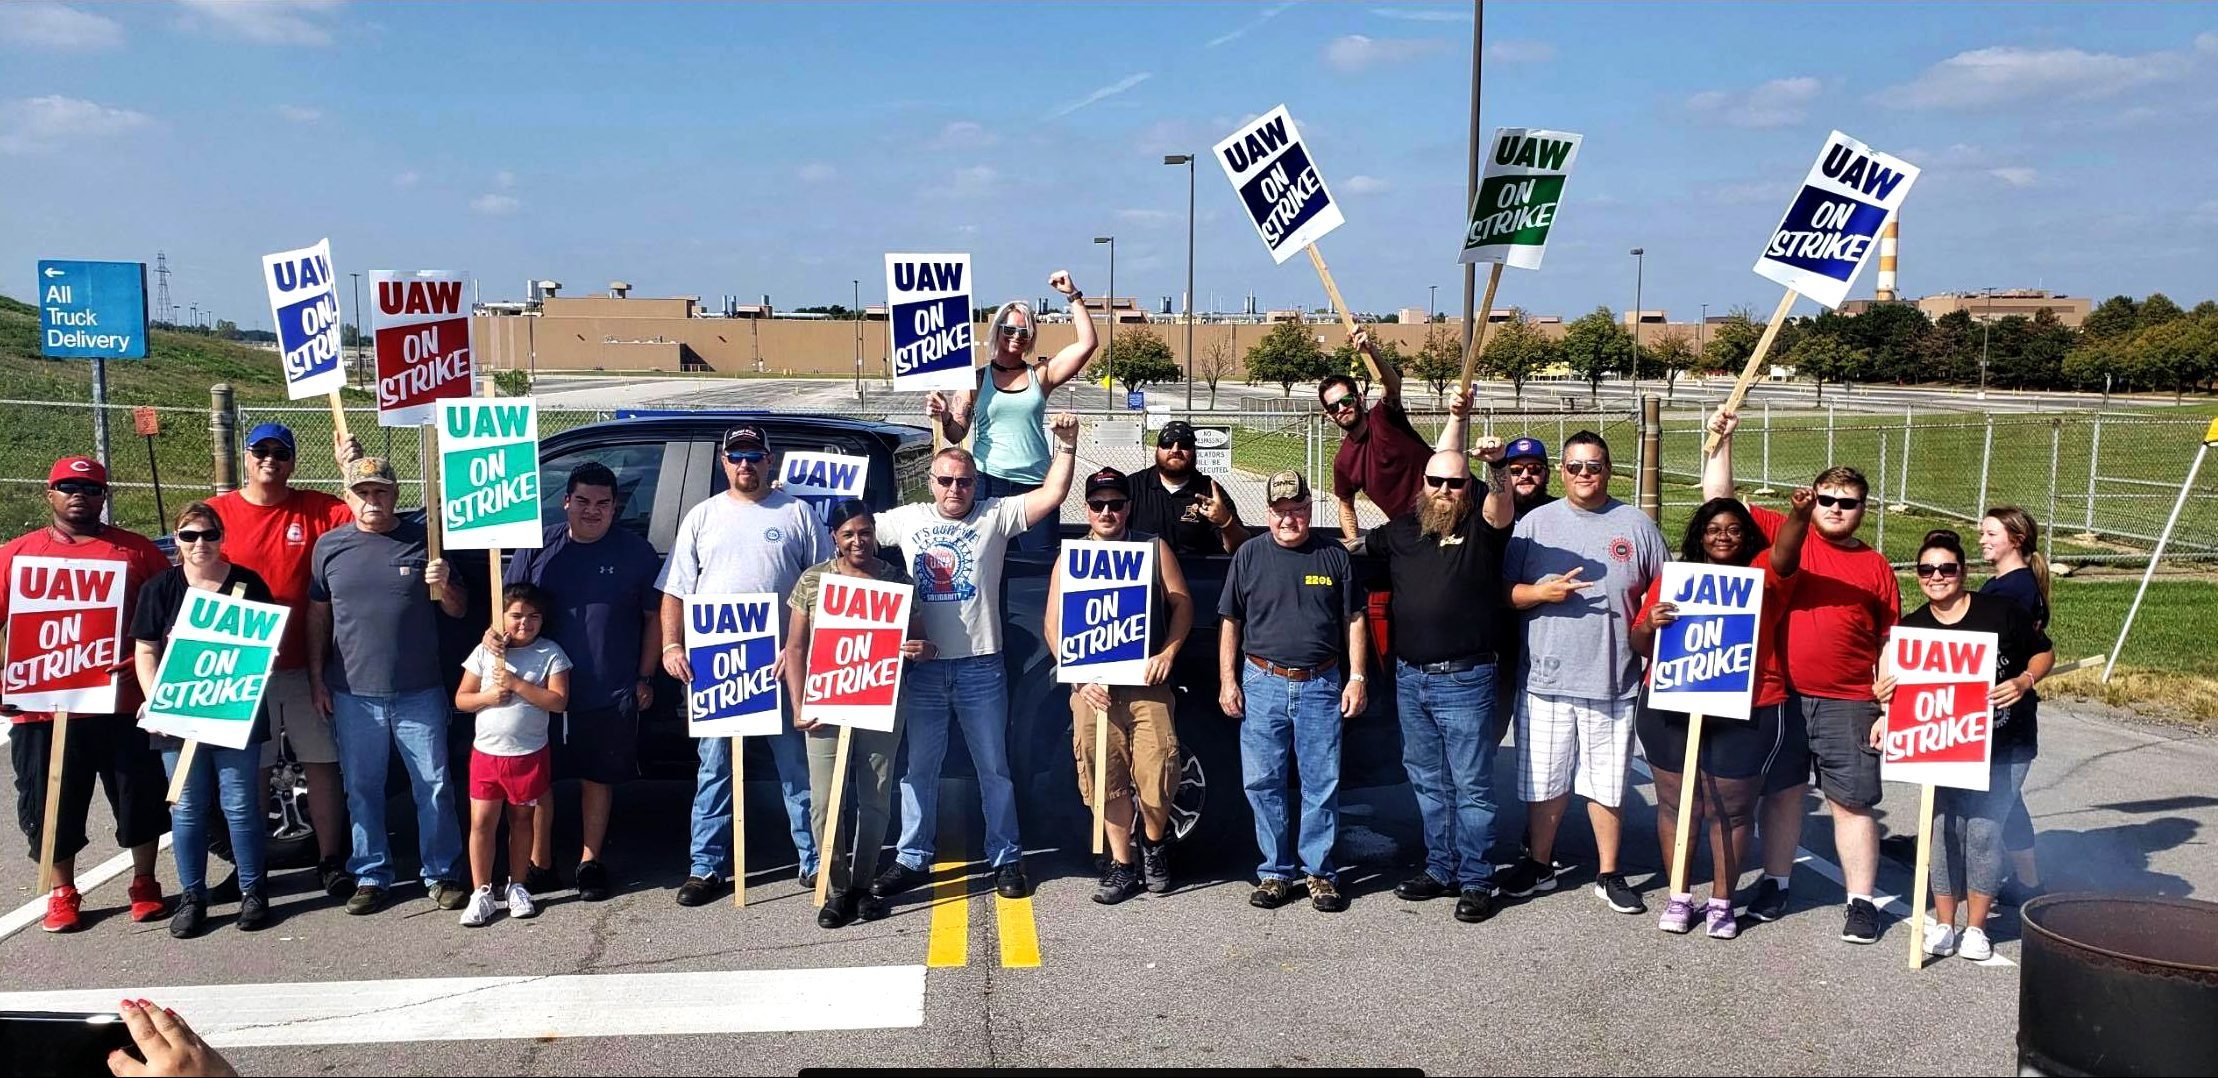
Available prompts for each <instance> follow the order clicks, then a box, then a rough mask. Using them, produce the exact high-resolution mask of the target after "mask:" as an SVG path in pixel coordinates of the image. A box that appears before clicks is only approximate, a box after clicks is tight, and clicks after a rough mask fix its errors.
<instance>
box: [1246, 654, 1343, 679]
mask: <svg viewBox="0 0 2218 1078" xmlns="http://www.w3.org/2000/svg"><path fill="white" fill-rule="evenodd" d="M1248 665H1250V666H1253V667H1255V668H1256V669H1258V670H1261V671H1263V672H1264V673H1266V674H1270V675H1272V676H1274V677H1282V678H1285V679H1286V680H1288V681H1308V680H1310V679H1311V678H1319V677H1323V676H1325V675H1326V674H1329V673H1332V672H1333V670H1334V669H1335V668H1337V667H1338V666H1339V665H1340V659H1339V657H1338V656H1334V657H1333V658H1330V659H1326V660H1325V661H1324V662H1322V663H1320V664H1318V665H1316V666H1310V667H1300V666H1280V665H1279V664H1277V663H1274V662H1272V661H1271V660H1269V659H1264V658H1259V657H1257V656H1254V655H1250V656H1248Z"/></svg>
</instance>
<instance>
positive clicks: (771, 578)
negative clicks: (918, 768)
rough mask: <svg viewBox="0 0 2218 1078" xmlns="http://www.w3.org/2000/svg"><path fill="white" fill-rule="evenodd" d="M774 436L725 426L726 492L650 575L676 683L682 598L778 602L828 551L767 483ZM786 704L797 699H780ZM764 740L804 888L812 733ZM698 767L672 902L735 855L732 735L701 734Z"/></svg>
mask: <svg viewBox="0 0 2218 1078" xmlns="http://www.w3.org/2000/svg"><path fill="white" fill-rule="evenodd" d="M775 464H776V462H775V459H774V458H773V457H772V456H771V453H770V436H769V435H768V434H767V433H765V432H764V431H763V429H762V427H761V425H759V424H755V423H743V424H740V425H739V426H736V427H733V428H732V429H731V430H728V431H725V432H724V479H725V482H726V483H727V488H726V489H725V490H724V492H723V493H721V494H718V495H716V496H715V497H713V498H710V499H709V500H707V501H705V502H702V503H701V504H699V505H696V506H694V507H693V508H692V509H691V510H688V511H687V512H686V514H685V519H684V520H683V521H681V522H680V523H679V524H678V538H677V540H676V541H675V542H673V543H672V544H671V546H670V558H669V560H667V561H665V562H663V565H662V577H661V579H659V580H657V581H655V588H656V590H658V591H660V592H662V639H663V641H664V643H663V645H662V666H663V669H664V670H665V671H667V672H668V673H669V674H670V676H671V677H674V678H677V679H678V680H679V681H680V682H688V681H691V680H692V679H693V667H692V664H691V663H688V662H687V661H686V653H685V597H686V596H688V595H727V594H736V593H748V592H769V593H771V594H773V595H776V596H777V597H778V603H777V609H783V608H784V607H785V603H786V596H787V595H789V594H791V593H792V591H793V584H794V582H795V581H797V580H799V579H801V573H802V571H803V570H805V569H807V568H808V567H809V566H811V565H815V564H816V563H817V562H820V561H823V560H825V559H827V558H829V557H831V556H832V536H831V533H829V532H827V531H825V530H824V521H823V520H822V519H821V518H819V517H818V516H817V515H816V510H814V509H812V508H810V507H809V504H808V503H807V502H804V501H802V500H801V499H799V498H796V497H794V496H793V495H791V494H787V493H785V492H784V491H781V490H775V489H772V487H771V486H770V477H771V476H773V475H776V474H778V473H777V468H776V466H775ZM785 703H786V707H787V708H789V709H790V708H791V707H792V706H793V705H794V703H795V702H794V701H792V700H788V701H786V702H785ZM767 740H768V741H769V742H770V758H771V759H772V760H773V761H774V762H776V764H777V766H778V787H779V789H780V790H781V791H782V792H783V794H784V796H785V806H786V823H787V825H788V829H789V830H790V832H791V833H792V835H793V849H794V854H795V856H796V857H797V858H798V859H799V861H800V876H801V883H802V886H805V887H814V886H816V836H815V834H814V832H812V831H810V829H809V750H808V741H807V739H806V738H805V737H804V736H803V735H802V733H801V731H799V730H796V729H794V728H793V725H792V723H791V722H790V721H789V722H788V723H787V724H786V725H785V727H784V728H783V729H781V730H780V731H778V733H777V734H775V735H773V736H771V737H770V738H768V739H767ZM697 745H698V749H699V752H700V757H701V770H700V772H699V773H698V774H697V775H696V776H695V781H694V792H693V847H692V858H693V863H692V867H691V869H690V870H689V871H688V873H687V877H686V881H685V883H684V884H683V885H681V886H680V887H679V888H678V904H679V905H681V906H699V905H702V904H704V903H706V902H708V901H709V900H710V899H712V898H714V897H716V894H717V892H718V891H720V890H722V889H723V886H724V868H725V865H726V864H727V863H728V862H729V860H730V857H731V848H732V799H733V798H735V797H744V796H746V793H745V791H743V790H735V789H733V788H732V743H731V741H730V739H727V738H721V737H704V738H701V739H699V741H698V742H697Z"/></svg>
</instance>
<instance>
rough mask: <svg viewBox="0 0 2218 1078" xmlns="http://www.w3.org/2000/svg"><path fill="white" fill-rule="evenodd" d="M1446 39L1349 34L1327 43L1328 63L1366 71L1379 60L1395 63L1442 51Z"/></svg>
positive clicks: (1378, 62) (1445, 46)
mask: <svg viewBox="0 0 2218 1078" xmlns="http://www.w3.org/2000/svg"><path fill="white" fill-rule="evenodd" d="M1447 47H1448V43H1447V42H1445V41H1435V40H1432V39H1430V38H1418V37H1366V36H1365V35H1363V34H1348V35H1345V36H1343V37H1336V38H1333V39H1332V40H1331V41H1329V42H1326V43H1325V52H1324V60H1325V66H1327V67H1330V68H1332V69H1333V70H1335V71H1346V72H1357V71H1365V70H1368V69H1370V68H1373V67H1377V66H1378V65H1380V64H1395V63H1402V62H1405V61H1409V60H1415V59H1418V58H1419V57H1423V56H1427V55H1430V54H1432V53H1436V52H1439V51H1441V50H1443V49H1445V48H1447Z"/></svg>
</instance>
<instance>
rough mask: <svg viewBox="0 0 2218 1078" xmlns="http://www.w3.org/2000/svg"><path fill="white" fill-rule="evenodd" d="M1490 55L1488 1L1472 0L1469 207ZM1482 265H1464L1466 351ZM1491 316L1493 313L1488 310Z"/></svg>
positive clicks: (1466, 181) (1474, 185) (1476, 174)
mask: <svg viewBox="0 0 2218 1078" xmlns="http://www.w3.org/2000/svg"><path fill="white" fill-rule="evenodd" d="M1485 58H1486V0H1471V146H1470V168H1469V170H1468V174H1467V175H1466V176H1465V178H1464V185H1463V206H1464V209H1466V210H1468V209H1470V208H1471V203H1472V202H1474V201H1476V200H1477V199H1478V197H1479V84H1480V78H1479V76H1480V65H1481V63H1482V61H1484V60H1485ZM1478 269H1479V267H1478V265H1477V263H1473V262H1466V263H1464V264H1463V351H1464V354H1465V355H1469V354H1470V352H1471V335H1472V331H1473V330H1475V329H1477V328H1478V322H1477V320H1476V316H1475V315H1474V314H1473V313H1472V312H1473V309H1474V308H1476V307H1477V306H1478V303H1479V278H1478ZM1487 316H1488V317H1489V318H1491V317H1493V312H1491V311H1489V312H1488V313H1487Z"/></svg>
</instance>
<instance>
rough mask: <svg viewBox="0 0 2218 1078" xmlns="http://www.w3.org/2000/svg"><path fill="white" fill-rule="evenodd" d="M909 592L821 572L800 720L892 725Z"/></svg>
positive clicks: (875, 727)
mask: <svg viewBox="0 0 2218 1078" xmlns="http://www.w3.org/2000/svg"><path fill="white" fill-rule="evenodd" d="M912 592H913V589H912V588H911V587H910V586H909V585H907V584H891V583H887V582H885V581H882V580H866V579H864V578H862V577H849V576H839V575H837V574H833V573H825V574H824V582H823V585H822V587H820V588H819V589H818V591H817V593H816V610H815V612H814V613H813V615H812V616H811V617H810V618H809V676H808V680H807V682H806V683H805V685H804V690H803V694H802V699H801V718H802V720H803V721H807V722H822V723H829V724H831V725H833V726H852V727H854V728H856V729H858V730H877V731H879V732H881V733H890V732H891V731H892V730H893V707H894V701H895V700H897V699H899V698H900V695H901V641H902V639H903V638H904V637H906V636H907V635H908V628H909V604H910V603H911V602H912V601H913V600H912Z"/></svg>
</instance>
